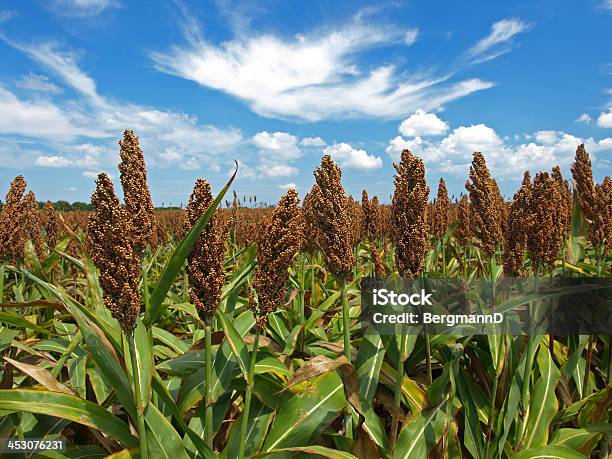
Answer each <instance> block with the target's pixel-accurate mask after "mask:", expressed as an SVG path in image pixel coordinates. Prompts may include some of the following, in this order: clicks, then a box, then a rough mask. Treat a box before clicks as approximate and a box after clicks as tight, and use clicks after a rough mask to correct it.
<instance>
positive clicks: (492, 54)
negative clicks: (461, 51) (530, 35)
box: [467, 18, 530, 63]
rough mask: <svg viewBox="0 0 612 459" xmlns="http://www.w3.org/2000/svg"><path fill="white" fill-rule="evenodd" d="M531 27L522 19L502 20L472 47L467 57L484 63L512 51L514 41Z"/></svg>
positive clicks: (474, 61)
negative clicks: (515, 37)
mask: <svg viewBox="0 0 612 459" xmlns="http://www.w3.org/2000/svg"><path fill="white" fill-rule="evenodd" d="M529 28H530V25H529V24H527V23H525V22H523V21H522V20H520V19H516V18H511V19H502V20H501V21H497V22H495V23H494V24H493V25H492V26H491V32H490V33H489V35H487V36H486V37H485V38H483V39H481V40H480V41H478V43H476V44H475V45H474V46H472V47H471V48H470V49H469V50H468V52H467V56H468V57H469V58H470V59H472V62H473V63H478V62H484V61H488V60H491V59H495V58H496V57H498V56H500V55H502V54H505V53H507V52H508V51H510V46H511V44H512V39H513V38H514V36H516V35H518V34H519V33H523V32H526V31H527V30H529Z"/></svg>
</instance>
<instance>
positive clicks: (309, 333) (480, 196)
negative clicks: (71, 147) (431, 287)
mask: <svg viewBox="0 0 612 459" xmlns="http://www.w3.org/2000/svg"><path fill="white" fill-rule="evenodd" d="M120 155H121V163H120V165H119V174H120V181H117V183H115V184H113V183H112V181H111V180H110V178H109V177H108V176H107V175H105V174H101V175H100V176H99V177H98V180H97V182H96V190H95V192H94V194H93V196H92V204H93V206H94V208H95V210H94V211H92V212H90V213H87V212H74V213H72V212H67V213H60V212H57V211H55V210H54V208H53V206H52V205H50V204H47V205H46V206H44V208H42V209H39V205H38V204H37V200H36V198H35V196H34V194H33V193H32V192H29V193H27V194H26V190H27V184H26V182H25V180H24V178H23V177H21V176H20V177H16V178H15V179H14V180H13V181H12V183H11V184H10V189H9V190H8V194H7V195H6V199H5V201H4V203H3V206H2V211H1V214H0V261H1V262H2V265H1V268H0V303H1V309H0V351H1V352H2V357H3V359H2V362H1V363H0V368H1V371H2V375H1V378H0V385H1V388H0V439H2V441H4V442H5V443H6V440H7V439H9V438H11V439H22V438H46V439H53V438H58V437H62V438H65V439H66V440H67V444H68V446H67V448H66V450H65V451H64V452H62V453H60V452H47V453H39V454H38V457H54V458H55V457H75V458H76V457H80V458H84V457H87V458H92V457H113V458H129V457H150V458H157V457H161V458H171V459H179V458H189V457H215V456H217V455H218V456H220V457H224V458H242V457H275V458H276V457H315V456H319V457H327V458H333V459H336V458H351V457H358V458H379V457H385V458H386V457H393V458H426V457H431V458H483V459H484V458H500V457H501V458H516V459H521V458H535V457H538V458H544V457H547V458H568V459H570V458H571V459H573V458H584V457H594V458H604V457H609V454H610V451H611V448H612V442H611V441H610V438H611V436H612V427H611V424H610V415H611V405H612V403H611V402H612V386H611V385H610V360H611V357H610V356H611V354H610V336H587V335H576V336H552V335H551V336H549V335H542V336H539V335H529V336H527V335H522V336H512V335H509V334H504V335H471V336H452V335H428V334H423V335H418V336H416V335H411V336H405V335H404V334H402V335H399V336H397V337H393V336H380V335H378V334H376V333H368V334H363V333H361V329H360V323H359V312H360V303H361V298H360V281H361V280H362V279H363V278H365V277H367V276H377V277H388V276H391V277H393V276H395V277H398V276H402V277H407V278H416V277H425V278H428V277H434V278H435V277H437V278H439V277H444V276H448V277H452V278H457V277H459V278H463V279H465V281H466V282H468V281H470V280H472V279H477V278H482V279H489V280H490V281H491V282H492V283H493V285H495V284H496V283H500V282H503V279H504V277H508V276H513V277H532V276H535V275H538V276H551V277H554V276H585V277H609V276H611V267H612V259H611V257H610V246H611V245H612V180H611V179H610V178H609V177H606V178H605V180H604V181H603V182H602V183H599V184H596V183H594V182H593V177H592V170H591V161H590V159H589V155H588V153H587V152H586V151H585V149H584V147H583V146H582V145H581V146H578V148H577V151H576V157H575V162H574V163H573V165H572V169H571V170H572V177H565V178H564V177H562V175H561V172H560V169H559V168H554V169H553V170H552V171H543V172H538V173H537V174H535V175H534V177H533V178H531V177H530V175H529V174H528V173H525V177H524V180H523V184H522V186H521V188H520V189H519V190H518V191H517V192H516V194H515V195H514V198H513V200H512V201H511V202H504V199H503V198H502V197H501V194H500V192H499V189H498V187H497V183H496V182H495V180H494V178H492V177H491V176H490V174H489V171H488V169H487V165H486V162H485V156H483V154H481V153H474V159H473V163H472V167H471V170H470V175H469V177H466V179H467V183H466V185H465V188H466V194H465V195H462V196H461V198H460V199H459V200H457V201H455V202H452V201H451V200H450V199H449V197H448V193H447V190H446V186H445V183H444V181H442V180H441V181H440V183H439V187H438V190H437V194H436V193H435V191H431V190H430V189H429V187H428V186H427V184H426V181H425V168H424V165H423V162H422V161H421V160H420V159H419V158H418V157H417V156H415V155H413V154H412V153H410V152H409V151H404V152H403V153H402V156H401V161H400V162H399V163H398V164H396V165H395V169H396V173H395V177H394V186H395V189H394V194H393V198H392V202H391V204H390V205H380V204H379V202H378V199H377V198H376V197H373V196H372V197H369V196H368V194H367V192H366V191H364V192H363V196H361V197H360V201H357V200H355V199H353V198H351V197H347V196H346V195H345V192H344V189H343V187H342V182H341V170H340V169H339V167H338V166H337V165H336V164H334V162H333V160H332V158H330V157H329V156H325V157H323V158H322V162H321V165H320V166H319V167H318V168H317V169H316V170H315V171H314V176H315V178H316V184H315V185H314V186H313V188H312V190H311V191H310V193H308V194H307V195H306V196H302V197H298V194H297V193H296V192H295V191H293V190H289V191H288V192H287V193H286V194H285V195H284V196H283V197H282V198H281V199H280V201H279V202H278V204H277V206H276V207H274V208H257V209H254V208H247V207H245V206H244V201H246V199H243V201H242V202H241V201H240V199H238V198H237V197H236V196H235V195H234V196H233V198H232V196H231V192H229V193H228V190H231V185H232V180H233V179H234V177H232V179H231V180H230V182H229V183H228V184H227V186H226V187H225V188H224V189H222V190H211V189H210V186H209V183H208V182H207V181H205V180H203V179H201V180H198V181H197V182H196V183H195V186H194V188H193V193H192V195H191V197H190V198H189V204H188V206H187V208H186V210H185V211H179V210H177V211H161V210H157V211H156V210H155V209H154V207H153V205H152V201H151V197H150V194H149V188H148V185H147V180H146V175H147V174H146V168H145V158H144V156H143V153H142V151H141V149H140V147H139V142H138V138H137V137H136V136H135V135H134V133H133V132H131V131H126V132H125V134H124V137H123V140H122V141H121V142H120ZM237 174H238V175H239V174H240V170H238V171H237ZM114 185H115V186H122V188H123V196H124V202H123V203H122V202H120V200H119V199H118V197H117V194H116V192H115V190H114V188H113V187H114ZM430 191H431V192H430ZM217 193H218V194H217ZM434 195H435V199H432V198H433V197H434ZM232 201H233V202H232ZM493 292H495V290H493ZM6 457H10V456H8V455H7V456H6ZM14 457H19V456H17V455H16V456H14Z"/></svg>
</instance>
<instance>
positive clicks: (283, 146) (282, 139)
mask: <svg viewBox="0 0 612 459" xmlns="http://www.w3.org/2000/svg"><path fill="white" fill-rule="evenodd" d="M253 143H254V144H255V146H256V147H257V148H259V149H260V150H261V151H262V152H263V155H264V156H265V157H266V158H270V157H272V158H273V159H283V160H293V159H297V158H299V157H300V149H299V148H298V139H297V137H296V136H294V135H292V134H289V133H287V132H273V133H269V132H267V131H262V132H258V133H257V134H255V135H254V136H253Z"/></svg>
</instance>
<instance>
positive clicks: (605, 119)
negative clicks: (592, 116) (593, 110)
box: [597, 111, 612, 128]
mask: <svg viewBox="0 0 612 459" xmlns="http://www.w3.org/2000/svg"><path fill="white" fill-rule="evenodd" d="M597 125H598V126H599V127H602V128H612V111H611V112H608V113H600V114H599V117H598V118H597Z"/></svg>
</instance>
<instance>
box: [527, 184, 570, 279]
mask: <svg viewBox="0 0 612 459" xmlns="http://www.w3.org/2000/svg"><path fill="white" fill-rule="evenodd" d="M563 198H564V196H563V195H562V194H561V191H560V190H559V187H558V185H557V182H556V181H555V179H554V178H552V177H551V176H550V175H549V174H548V173H547V172H539V173H538V174H536V176H535V178H534V180H533V186H532V190H531V198H530V203H531V205H530V207H529V209H530V210H529V215H528V218H527V220H526V222H525V223H526V226H527V249H528V250H529V257H530V258H531V261H532V263H533V264H534V267H536V268H537V267H541V266H543V265H548V266H550V267H552V266H553V265H554V263H555V260H556V259H557V256H558V254H559V250H560V249H561V245H562V244H563V242H564V236H563V235H562V233H561V231H560V228H562V227H563V224H564V223H563V219H564V214H563V207H562V204H561V201H562V199H563Z"/></svg>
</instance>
